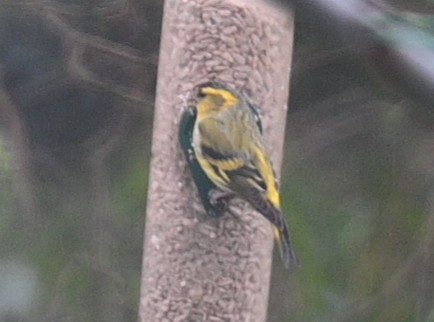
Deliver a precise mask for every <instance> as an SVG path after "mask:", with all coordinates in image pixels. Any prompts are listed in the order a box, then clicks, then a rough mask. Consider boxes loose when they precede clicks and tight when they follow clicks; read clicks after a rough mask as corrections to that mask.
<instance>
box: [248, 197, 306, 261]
mask: <svg viewBox="0 0 434 322" xmlns="http://www.w3.org/2000/svg"><path fill="white" fill-rule="evenodd" d="M245 198H246V199H247V200H248V201H249V202H250V204H251V205H252V206H253V208H255V209H256V210H257V211H258V212H260V213H261V214H262V215H263V216H264V217H265V218H267V219H268V220H269V221H270V222H271V223H272V224H273V232H274V237H275V239H276V242H277V244H278V247H279V250H280V256H281V257H282V261H283V263H284V265H285V267H287V268H289V266H290V265H291V264H293V263H295V264H297V265H299V261H298V259H297V256H296V255H295V252H294V249H293V247H292V243H291V238H290V235H289V230H288V225H287V223H286V220H285V217H284V215H283V214H282V212H281V211H280V209H278V208H276V207H274V206H273V205H272V204H271V202H270V201H268V200H266V199H265V198H264V197H263V195H262V194H261V193H260V192H259V191H258V190H257V189H251V190H250V194H245Z"/></svg>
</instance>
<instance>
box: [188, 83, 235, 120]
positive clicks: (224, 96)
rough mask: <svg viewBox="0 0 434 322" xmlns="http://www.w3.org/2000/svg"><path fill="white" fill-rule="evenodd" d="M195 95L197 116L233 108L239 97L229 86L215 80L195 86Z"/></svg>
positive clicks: (209, 114)
mask: <svg viewBox="0 0 434 322" xmlns="http://www.w3.org/2000/svg"><path fill="white" fill-rule="evenodd" d="M195 95H196V100H197V111H198V117H199V118H201V117H206V116H211V115H214V114H216V113H219V112H223V111H225V110H228V109H231V108H234V107H236V106H238V105H239V103H240V99H241V98H240V96H239V94H237V93H236V92H235V91H234V90H232V89H231V88H230V87H228V86H226V85H223V84H220V83H217V82H207V83H203V84H200V85H198V86H196V88H195Z"/></svg>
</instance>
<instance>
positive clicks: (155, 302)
mask: <svg viewBox="0 0 434 322" xmlns="http://www.w3.org/2000/svg"><path fill="white" fill-rule="evenodd" d="M164 19H165V20H164V24H163V33H162V42H161V53H160V62H159V75H158V90H157V103H156V111H155V120H154V137H153V144H152V164H151V175H150V183H149V185H150V186H149V195H148V208H147V223H146V234H145V235H146V240H145V250H144V252H145V254H144V265H143V276H142V296H141V306H140V320H141V321H168V322H169V321H170V322H172V321H265V318H266V307H267V301H268V289H269V278H270V266H271V250H272V233H271V229H270V225H269V223H268V222H267V221H266V220H265V219H263V218H262V217H261V216H260V215H259V214H257V213H255V212H254V211H253V210H252V209H251V208H250V207H249V206H248V205H247V204H245V203H244V202H242V201H238V200H237V201H235V202H232V208H233V209H234V212H235V213H236V216H233V215H230V214H227V215H225V216H224V218H223V219H220V220H215V219H211V218H209V217H206V215H205V212H204V210H203V208H202V206H201V205H200V203H199V202H198V199H197V192H196V191H195V187H194V184H193V182H192V178H191V175H190V173H188V170H187V167H186V163H185V161H184V157H183V155H182V152H181V150H180V148H179V146H178V140H177V134H178V123H179V119H180V116H181V113H182V111H183V110H184V109H185V107H186V101H187V99H188V97H189V91H190V90H191V89H192V87H193V86H194V85H196V84H198V83H200V82H203V81H206V80H219V81H223V82H227V83H230V84H232V85H235V86H236V87H237V88H239V89H243V90H245V91H246V92H247V93H249V94H250V95H251V97H252V99H253V101H255V102H256V103H258V104H259V105H260V106H261V114H262V115H263V125H264V132H265V137H266V141H267V143H268V147H269V150H270V153H271V156H272V159H273V161H274V164H275V166H276V170H277V172H279V167H280V162H281V150H282V145H283V135H284V127H285V115H286V102H287V95H288V78H289V69H290V59H291V57H290V55H291V43H292V38H291V35H292V17H288V16H286V17H285V16H284V15H283V14H282V13H281V12H279V10H276V9H275V8H271V7H269V5H268V4H266V3H265V1H264V2H259V1H258V2H255V1H251V2H245V3H244V2H240V1H235V0H234V1H230V0H226V1H221V0H220V1H214V0H196V1H194V0H184V1H179V0H168V1H166V5H165V17H164ZM284 71H287V72H284ZM271 129H273V130H271Z"/></svg>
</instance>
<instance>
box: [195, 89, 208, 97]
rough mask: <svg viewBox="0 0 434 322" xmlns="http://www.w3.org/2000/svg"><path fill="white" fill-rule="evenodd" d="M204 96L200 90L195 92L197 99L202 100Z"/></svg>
mask: <svg viewBox="0 0 434 322" xmlns="http://www.w3.org/2000/svg"><path fill="white" fill-rule="evenodd" d="M205 96H206V94H205V93H204V92H202V90H201V89H199V91H198V92H197V97H198V98H204V97H205Z"/></svg>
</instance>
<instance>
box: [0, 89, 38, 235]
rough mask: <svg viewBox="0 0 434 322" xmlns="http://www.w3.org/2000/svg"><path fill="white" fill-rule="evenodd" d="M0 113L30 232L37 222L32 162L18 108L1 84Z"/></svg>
mask: <svg viewBox="0 0 434 322" xmlns="http://www.w3.org/2000/svg"><path fill="white" fill-rule="evenodd" d="M0 115H1V118H2V122H3V123H4V125H5V126H7V127H8V131H7V133H8V134H9V136H10V139H11V142H12V146H13V149H12V151H14V158H15V160H16V172H17V173H16V176H14V179H15V184H16V188H17V192H18V193H17V195H18V198H19V200H20V203H21V206H22V208H23V209H22V210H23V219H24V222H25V228H26V229H27V230H28V231H29V232H31V231H33V230H34V229H35V228H36V226H37V224H38V216H37V212H36V204H35V194H34V191H33V185H32V178H33V175H32V162H31V156H30V151H29V148H28V145H27V139H26V133H25V126H24V125H23V120H22V119H21V117H20V116H19V115H18V109H17V108H16V107H15V106H14V103H13V102H12V100H11V98H10V97H9V94H8V93H7V92H6V91H5V89H4V88H3V86H0Z"/></svg>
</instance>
